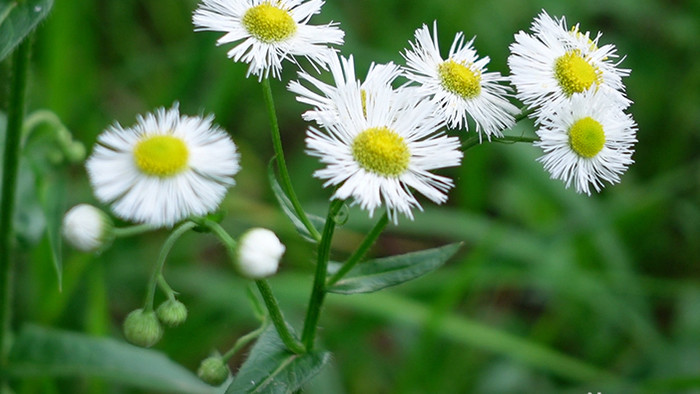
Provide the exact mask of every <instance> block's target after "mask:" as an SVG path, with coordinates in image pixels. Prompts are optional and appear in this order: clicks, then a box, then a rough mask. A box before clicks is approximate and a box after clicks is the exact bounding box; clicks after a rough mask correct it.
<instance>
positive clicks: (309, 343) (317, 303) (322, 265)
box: [301, 200, 344, 351]
mask: <svg viewBox="0 0 700 394" xmlns="http://www.w3.org/2000/svg"><path fill="white" fill-rule="evenodd" d="M343 204H344V202H343V201H341V200H333V201H332V202H331V205H330V207H329V208H328V216H327V217H326V224H325V226H324V227H323V236H322V237H321V242H320V243H319V244H318V253H317V258H318V259H317V262H316V275H315V276H314V284H313V288H312V290H311V298H310V299H309V307H308V308H307V310H306V319H305V320H304V331H303V332H302V335H301V341H302V342H303V343H304V346H306V350H307V351H311V349H313V346H314V339H315V337H316V326H317V325H318V319H319V317H320V314H321V306H322V305H323V299H324V297H325V295H326V286H325V284H326V275H327V273H328V258H329V257H330V252H331V240H332V239H333V232H334V231H335V215H336V214H338V211H339V210H340V208H341V207H342V206H343Z"/></svg>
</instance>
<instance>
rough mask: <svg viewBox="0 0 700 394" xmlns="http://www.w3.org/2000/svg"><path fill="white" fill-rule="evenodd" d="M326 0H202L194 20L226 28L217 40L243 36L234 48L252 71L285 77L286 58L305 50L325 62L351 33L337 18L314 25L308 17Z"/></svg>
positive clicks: (211, 28)
mask: <svg viewBox="0 0 700 394" xmlns="http://www.w3.org/2000/svg"><path fill="white" fill-rule="evenodd" d="M323 3H324V2H323V1H322V0H308V1H305V0H202V2H201V4H200V5H199V8H197V10H195V12H194V16H193V17H192V21H193V23H194V25H195V31H203V30H209V31H219V32H224V33H226V34H224V35H223V36H222V37H221V38H219V40H218V41H217V42H216V43H217V45H222V44H228V43H233V42H237V41H240V43H238V45H236V46H235V47H234V48H233V49H231V50H230V51H229V52H228V57H230V58H232V59H233V60H234V61H236V62H237V61H243V62H245V63H249V64H250V67H249V68H248V75H250V74H254V75H257V76H258V79H262V78H263V77H265V78H267V76H268V75H269V73H270V72H272V76H273V77H275V78H280V72H281V70H282V60H284V59H288V60H291V61H293V62H295V59H294V56H304V57H306V58H307V59H309V60H310V61H311V62H312V64H316V65H320V66H321V67H325V64H326V63H327V62H328V57H329V56H332V55H333V53H334V50H332V49H330V48H329V47H328V45H330V44H334V45H341V44H342V43H343V36H344V35H345V33H344V32H343V31H342V30H340V29H339V28H338V27H337V25H338V24H337V23H329V24H327V25H321V26H312V25H308V24H307V22H308V21H309V18H311V16H312V15H314V14H318V13H319V12H320V10H321V6H322V5H323Z"/></svg>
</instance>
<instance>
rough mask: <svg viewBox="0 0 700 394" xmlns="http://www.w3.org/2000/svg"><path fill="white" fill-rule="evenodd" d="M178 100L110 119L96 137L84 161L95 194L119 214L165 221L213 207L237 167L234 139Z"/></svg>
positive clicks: (148, 221)
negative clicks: (126, 122) (185, 110)
mask: <svg viewBox="0 0 700 394" xmlns="http://www.w3.org/2000/svg"><path fill="white" fill-rule="evenodd" d="M212 119H213V117H212V116H208V117H205V118H202V117H194V116H185V115H183V116H180V113H179V110H178V105H177V104H175V105H174V106H173V108H171V109H169V110H166V109H165V108H159V109H158V110H157V111H156V112H155V114H152V113H150V114H147V115H146V116H139V117H138V118H137V120H138V122H137V124H136V125H134V126H133V127H130V128H123V127H122V126H121V125H119V124H114V125H112V126H111V127H109V128H108V129H107V130H106V131H104V132H103V133H102V134H100V135H99V136H98V138H97V145H96V146H95V148H94V151H93V153H92V155H91V156H90V158H89V159H88V161H87V164H86V167H87V171H88V175H89V177H90V183H91V184H92V187H93V189H94V192H95V195H96V196H97V198H98V199H99V200H100V201H102V202H103V203H106V204H111V208H112V211H113V212H114V213H115V214H116V215H117V216H119V217H120V218H122V219H125V220H130V221H134V222H139V223H146V224H150V225H152V226H154V227H163V226H166V227H170V226H172V225H173V224H175V223H177V222H178V221H180V220H183V219H185V218H187V217H189V216H199V215H205V214H207V213H209V212H212V211H214V210H216V208H217V207H218V206H219V204H220V203H221V200H222V199H223V198H224V195H225V194H226V190H227V189H228V188H229V187H230V186H232V185H233V184H234V180H233V176H234V175H235V174H236V173H237V172H238V170H239V168H240V167H239V156H238V152H237V151H236V145H235V144H234V143H233V141H231V138H229V136H228V134H227V133H226V132H225V131H224V130H222V129H220V128H219V127H217V126H215V125H213V124H212Z"/></svg>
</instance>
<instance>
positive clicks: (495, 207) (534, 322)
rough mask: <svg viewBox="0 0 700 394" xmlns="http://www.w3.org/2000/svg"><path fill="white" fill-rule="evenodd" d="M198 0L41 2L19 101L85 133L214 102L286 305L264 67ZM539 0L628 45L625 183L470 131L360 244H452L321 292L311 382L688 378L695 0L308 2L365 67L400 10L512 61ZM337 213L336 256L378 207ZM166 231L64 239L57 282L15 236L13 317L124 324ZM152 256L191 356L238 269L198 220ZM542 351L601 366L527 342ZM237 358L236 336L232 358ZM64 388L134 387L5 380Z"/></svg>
mask: <svg viewBox="0 0 700 394" xmlns="http://www.w3.org/2000/svg"><path fill="white" fill-rule="evenodd" d="M195 7H196V2H195V1H193V0H189V1H178V2H167V4H165V3H163V2H161V1H155V0H141V1H136V0H120V1H118V2H109V1H89V0H72V1H70V2H66V1H59V2H56V4H55V8H54V11H53V13H52V14H51V15H50V16H49V18H48V20H47V21H46V22H45V23H44V24H43V26H42V27H41V29H40V30H39V32H38V36H37V39H36V47H35V55H34V63H33V65H34V69H33V73H32V82H31V85H30V89H31V100H30V108H48V109H51V110H53V111H55V112H56V113H57V114H58V115H59V116H60V117H61V119H62V120H63V122H64V123H65V124H66V125H67V126H68V127H69V129H70V130H72V131H73V132H74V133H75V135H76V137H77V138H78V139H79V140H81V141H83V142H85V143H86V144H87V145H88V147H91V146H92V144H93V143H94V140H95V137H96V136H97V134H99V133H100V132H101V131H102V130H103V129H104V128H105V127H106V126H107V125H108V124H110V123H112V122H114V121H115V120H116V121H119V122H121V123H122V124H124V125H131V124H133V122H134V121H135V116H136V114H140V113H145V112H148V111H150V110H152V109H153V108H155V107H158V106H170V105H171V104H172V103H173V102H174V101H179V102H180V104H181V108H182V110H183V112H186V113H213V114H214V115H215V117H216V122H217V123H218V124H220V125H221V126H223V127H224V128H226V129H227V130H229V131H230V132H231V134H232V136H233V138H234V140H235V142H236V143H237V144H238V146H239V147H240V150H241V154H242V166H243V171H241V173H239V174H238V175H237V177H236V181H237V185H236V187H234V188H233V189H232V191H231V192H230V193H229V197H228V198H227V200H226V202H225V207H226V208H227V210H228V212H229V215H228V216H227V219H226V221H225V222H224V225H225V226H226V228H227V229H229V230H230V231H231V232H232V233H234V234H237V233H240V231H242V230H244V229H245V228H247V227H249V226H252V225H257V226H266V227H269V228H272V229H274V230H275V231H277V232H278V233H279V234H280V236H281V238H282V240H283V241H284V242H285V243H286V244H287V245H288V250H287V254H286V257H285V259H284V267H283V273H282V274H281V275H280V277H279V278H277V279H276V280H275V281H273V289H275V291H276V292H279V296H280V298H281V299H280V302H281V303H282V306H283V308H284V310H285V313H286V314H287V315H288V316H289V317H290V318H291V320H292V322H293V323H294V324H295V325H296V326H297V327H299V326H300V322H301V319H302V318H303V308H304V307H305V302H306V297H307V294H308V291H309V288H310V282H311V274H310V271H311V264H312V257H313V253H312V251H310V250H308V248H307V245H306V244H305V243H303V241H301V240H300V239H299V238H298V237H297V236H296V235H295V234H294V230H293V228H292V226H291V225H290V224H289V223H287V222H286V221H285V219H284V218H283V217H281V215H280V214H279V212H278V210H277V209H276V207H275V206H274V199H273V197H272V195H271V193H270V190H269V187H268V185H267V184H266V175H265V170H266V166H267V162H268V160H269V159H270V157H271V155H272V149H271V144H270V141H269V136H268V135H269V133H268V126H267V121H266V118H265V114H264V109H263V106H262V101H261V100H262V96H261V91H260V87H259V86H258V83H257V81H256V80H255V79H246V78H245V70H246V66H245V65H242V64H235V63H232V62H231V61H229V60H228V59H227V58H226V56H225V53H226V51H227V49H228V47H225V48H219V47H215V45H214V42H215V40H216V38H217V37H218V35H217V34H215V33H194V32H193V31H192V25H191V13H192V11H193V10H194V8H195ZM542 8H544V9H546V10H547V11H548V12H549V13H550V14H552V15H557V16H559V15H566V16H567V20H568V21H569V23H570V24H574V23H577V22H580V23H581V26H582V28H583V29H584V30H592V31H594V32H595V31H598V30H600V31H602V32H603V38H602V43H614V44H615V45H616V46H617V48H618V51H619V53H620V54H622V55H626V56H627V57H626V59H625V60H624V62H623V63H622V66H623V67H625V68H630V69H632V74H631V76H630V77H629V78H627V79H626V81H625V82H626V84H627V91H628V95H629V97H630V98H631V99H632V100H634V101H635V104H634V105H633V106H632V107H631V112H632V114H633V115H634V117H635V119H636V121H637V122H638V124H639V133H638V139H639V143H638V144H637V148H636V153H635V156H634V159H635V161H636V163H635V164H634V165H633V166H632V167H631V168H630V170H629V171H628V172H627V173H626V174H625V175H624V176H623V179H622V183H621V184H619V185H615V186H612V187H607V188H606V189H605V190H604V191H603V192H602V193H600V194H599V195H595V196H593V197H590V198H589V197H586V196H580V195H577V194H575V193H574V192H573V191H572V190H566V189H564V187H563V184H562V183H560V182H558V181H552V180H549V179H548V176H547V174H546V173H545V171H544V170H543V169H542V167H541V165H539V164H538V163H536V162H535V161H534V159H535V158H536V157H537V156H538V155H539V154H540V152H539V151H538V150H537V149H535V148H533V147H530V146H527V145H496V144H484V145H481V146H477V147H475V148H473V149H471V150H469V151H468V152H467V154H466V156H465V158H464V161H463V164H462V166H461V167H460V168H458V169H452V170H449V171H445V172H444V173H445V174H448V175H450V176H452V177H454V178H455V179H456V183H457V187H456V188H455V189H454V190H453V191H452V192H451V195H450V201H449V203H448V204H447V205H446V206H443V207H432V206H430V204H428V203H426V204H425V205H426V211H425V212H424V213H418V214H417V215H416V220H415V221H414V222H410V221H408V220H402V221H401V223H400V225H399V226H397V227H392V226H390V227H389V230H388V232H387V233H386V234H385V236H383V237H382V239H381V242H380V243H379V244H378V245H377V246H376V247H375V248H374V250H373V252H372V253H373V254H374V255H377V256H379V255H389V254H395V253H400V252H405V251H408V250H416V249H421V248H425V247H429V246H434V245H439V244H444V243H447V242H451V241H465V247H464V249H463V251H462V253H461V254H460V255H459V256H458V257H457V258H455V259H453V261H451V262H450V263H448V265H447V266H446V267H443V268H442V269H440V270H439V271H437V272H435V273H433V274H431V275H429V276H427V277H425V278H422V279H420V280H418V281H416V282H415V283H410V284H406V285H403V286H400V287H398V288H396V289H392V290H389V291H387V292H385V293H380V294H377V295H366V296H363V295H357V296H350V297H341V296H336V295H334V296H331V297H329V300H328V301H329V302H328V306H327V307H326V308H325V310H324V314H323V316H322V319H321V324H322V326H321V328H322V329H321V331H320V337H321V338H322V341H323V342H324V345H325V346H326V347H327V348H329V349H330V350H332V351H333V353H334V361H333V366H332V368H329V369H327V371H325V372H324V373H323V374H322V376H321V377H320V378H319V379H318V380H317V381H316V382H314V383H313V384H311V385H310V386H309V388H308V390H307V391H308V392H310V393H342V392H347V393H386V392H396V393H425V392H440V393H443V392H444V393H469V392H474V393H530V392H571V393H581V392H589V391H592V392H597V391H601V392H625V393H633V392H648V393H676V392H678V393H693V392H700V372H699V371H700V280H699V279H700V265H699V264H698V263H700V257H698V256H700V242H698V240H700V162H699V161H698V158H697V156H698V154H697V153H698V147H699V146H700V144H699V142H700V141H699V140H700V135H699V134H698V125H700V111H698V107H699V106H700V44H699V43H698V41H697V37H698V35H699V34H700V2H699V1H697V0H694V1H681V0H676V1H673V2H662V1H649V0H643V1H631V0H616V1H606V2H603V1H599V0H596V1H588V2H578V3H570V2H557V1H553V0H549V1H539V2H534V1H515V0H496V1H489V2H464V1H457V0H444V1H433V2H424V1H416V0H402V1H400V0H385V1H381V2H380V1H369V0H355V1H348V0H343V1H329V2H328V4H326V5H325V6H324V9H323V14H322V15H319V16H316V17H314V19H313V20H314V21H316V22H318V23H325V22H328V21H330V20H335V21H339V22H340V23H341V27H342V28H343V29H344V30H345V31H346V45H345V46H344V47H343V49H342V52H343V54H345V55H348V54H353V55H354V56H355V61H356V65H357V66H358V73H359V74H360V75H361V74H363V73H364V70H366V69H367V67H368V66H369V63H370V62H372V61H377V62H386V61H394V62H397V63H402V58H401V56H400V55H399V52H400V51H402V50H403V48H405V46H406V45H407V42H408V40H410V39H411V38H412V35H413V31H414V30H415V29H416V28H418V27H419V26H420V25H421V24H423V23H426V24H430V23H432V21H433V20H437V21H438V26H439V33H440V40H441V44H442V47H443V50H447V48H448V46H449V44H450V42H451V39H452V37H453V35H454V33H455V32H457V31H464V32H465V34H466V36H467V37H471V36H473V35H476V36H477V38H476V41H475V46H476V48H477V50H478V51H479V53H480V54H481V55H488V56H490V58H491V63H490V69H491V70H500V71H501V72H503V73H506V72H507V69H506V67H505V62H506V58H507V56H508V45H509V44H510V43H511V42H512V38H513V34H514V33H515V32H516V31H518V30H522V29H527V28H528V27H529V25H530V23H531V20H532V18H533V17H534V16H535V15H536V14H537V13H538V12H539V11H540V9H542ZM294 76H295V75H294V72H293V71H292V67H288V68H287V69H286V70H285V72H284V73H283V82H282V83H280V82H274V83H273V91H274V93H275V95H276V100H277V102H276V104H277V109H278V112H279V117H280V124H281V127H282V138H283V141H284V142H285V147H286V149H287V155H288V161H289V163H290V165H291V168H290V172H291V174H292V179H293V181H294V183H295V186H296V188H297V189H298V194H299V196H300V198H301V199H302V201H303V203H304V205H305V206H306V207H307V208H308V209H310V210H311V211H314V212H316V213H319V214H322V213H323V212H324V211H325V206H326V204H327V203H326V200H327V198H328V196H329V194H330V192H329V191H328V190H324V189H322V186H321V182H320V181H318V180H316V179H313V178H312V177H311V173H312V172H313V170H314V169H316V168H318V163H317V161H316V160H315V159H312V158H309V157H307V156H306V155H304V153H303V149H304V145H303V133H304V130H305V127H306V125H305V124H304V122H303V121H302V120H301V118H300V113H301V112H302V111H303V110H304V109H305V107H304V106H302V105H300V104H298V103H296V101H295V100H294V97H293V96H292V95H291V94H290V93H289V92H287V91H286V90H285V88H284V86H285V85H286V83H287V82H288V81H289V80H290V79H291V78H294ZM70 183H71V187H70V189H69V190H70V193H69V195H68V202H69V203H70V204H73V203H78V202H92V203H94V202H95V201H94V198H93V197H92V196H91V192H90V190H89V187H88V185H87V181H86V179H85V171H84V169H83V168H82V167H79V166H76V167H73V168H71V169H70ZM350 213H351V218H350V221H349V222H348V223H347V224H346V225H345V226H344V228H343V229H342V231H340V232H339V233H338V236H337V239H336V241H335V242H334V247H335V252H334V253H335V255H336V256H337V257H338V258H341V257H342V256H344V255H346V254H348V253H350V252H351V250H352V247H353V246H354V245H357V243H359V241H360V240H361V238H362V234H363V232H364V231H366V230H368V229H369V228H370V227H371V225H372V223H371V221H370V220H368V219H367V217H366V213H364V212H362V211H359V210H356V209H351V210H350ZM163 239H164V234H162V233H156V234H152V235H148V236H146V237H140V238H134V239H129V240H119V241H118V242H117V244H116V245H115V247H113V248H112V249H110V250H108V251H106V252H105V253H103V254H102V255H100V256H97V257H93V256H89V255H84V254H79V253H75V252H73V251H70V250H67V251H65V261H64V267H65V273H64V289H63V292H62V293H58V292H57V287H56V283H55V274H54V273H53V271H52V269H53V268H52V266H51V264H50V260H49V253H50V252H49V248H48V245H47V243H46V240H43V241H42V242H41V243H39V244H38V245H36V247H31V248H30V247H28V248H27V250H26V251H25V252H24V253H23V255H22V256H23V258H22V264H20V272H19V275H18V278H17V281H18V283H19V285H18V286H17V289H18V291H19V301H18V302H19V307H18V308H17V314H18V315H19V316H18V320H24V321H32V322H38V323H40V324H44V325H53V326H58V327H64V328H68V329H72V330H77V331H84V332H87V333H91V334H95V335H108V336H113V337H117V338H121V337H122V336H121V332H120V323H121V321H122V319H123V317H124V316H125V315H126V314H127V313H128V312H129V311H130V310H132V309H134V308H136V307H138V306H139V304H140V303H141V300H142V297H143V292H144V290H145V284H146V281H147V277H148V274H149V272H150V269H151V265H152V263H153V261H154V260H155V256H156V255H157V253H158V248H159V246H160V244H161V243H162V241H163ZM166 275H169V276H170V275H171V276H172V282H173V285H174V287H175V288H176V289H177V290H178V291H180V292H181V293H182V294H181V297H182V300H183V301H184V302H185V303H186V304H187V305H188V307H189V309H190V318H189V320H188V321H187V323H186V324H185V325H183V326H182V327H179V328H177V329H173V330H169V331H168V332H167V333H166V336H165V338H164V340H163V341H162V342H161V343H160V344H158V345H157V348H159V349H161V350H163V351H165V352H166V353H167V354H169V355H170V356H171V357H172V358H174V359H175V360H176V361H178V362H180V363H182V364H183V365H184V366H186V367H187V368H189V369H190V370H194V369H195V368H196V366H197V364H198V363H199V361H200V360H201V359H202V358H204V357H206V356H207V355H208V353H209V352H210V351H211V350H212V349H214V348H217V349H219V350H225V349H226V348H227V346H230V345H231V344H232V343H233V342H234V341H235V339H236V337H237V336H239V335H242V334H244V333H246V332H247V331H249V330H251V329H253V328H254V325H255V321H254V319H253V316H252V312H251V311H250V308H249V306H248V305H247V301H246V299H245V297H244V288H245V283H244V282H242V281H240V280H237V279H235V277H234V275H233V273H232V271H231V270H230V268H229V266H228V264H227V262H226V258H225V253H224V251H223V249H222V248H221V247H220V246H219V245H217V244H216V242H215V241H214V239H213V238H212V237H208V236H203V235H200V234H190V235H187V236H186V237H185V238H184V239H183V241H182V242H180V243H178V245H176V247H175V250H174V252H173V255H172V258H171V259H170V260H169V261H168V268H167V270H166ZM470 324H475V325H476V327H483V328H485V331H483V332H486V333H488V334H484V335H494V336H493V337H490V338H492V342H488V340H485V341H484V338H487V337H482V338H480V337H476V338H473V337H470V333H472V334H473V333H474V331H470V329H469V327H473V326H470ZM477 332H481V331H478V330H477ZM503 338H517V339H518V340H519V341H522V342H517V341H516V342H515V343H513V342H508V340H501V339H503ZM499 344H500V346H499ZM523 344H524V345H523ZM521 345H522V346H521ZM538 349H539V350H538ZM538 351H545V352H556V353H557V354H563V355H566V357H569V358H571V359H575V360H578V361H577V362H580V363H581V365H585V367H584V368H583V369H584V370H585V369H586V368H589V367H590V368H594V369H596V370H600V371H603V375H601V376H600V377H595V376H594V375H596V374H594V373H590V374H586V373H580V370H577V368H578V367H577V366H576V365H578V364H567V363H559V364H552V363H551V360H550V361H546V362H545V363H544V364H543V363H541V362H536V361H533V360H534V359H536V358H537V357H538V356H537V355H538V353H537V352H538ZM241 362H242V357H237V358H236V359H234V360H233V361H232V366H233V367H234V368H235V367H237V366H238V365H240V363H241ZM548 362H549V363H550V364H549V365H548V364H547V363H548ZM589 372H590V371H589ZM606 377H608V378H610V377H614V379H607V380H605V378H606ZM75 390H78V391H83V392H101V391H108V392H124V391H125V390H126V391H130V390H127V389H124V388H114V387H112V386H111V385H110V384H109V383H105V382H95V381H91V382H87V383H85V382H78V383H76V382H75V381H72V380H59V381H58V382H57V383H53V382H52V381H49V380H46V381H42V382H23V383H20V384H19V386H18V390H17V392H19V393H29V392H52V391H53V392H74V391H75Z"/></svg>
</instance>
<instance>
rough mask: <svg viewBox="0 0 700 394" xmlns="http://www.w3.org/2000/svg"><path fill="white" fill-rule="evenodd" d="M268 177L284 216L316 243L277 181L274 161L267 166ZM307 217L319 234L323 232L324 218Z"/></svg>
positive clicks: (303, 234) (299, 231)
mask: <svg viewBox="0 0 700 394" xmlns="http://www.w3.org/2000/svg"><path fill="white" fill-rule="evenodd" d="M267 176H268V178H269V181H270V187H271V188H272V192H273V193H274V195H275V198H276V199H277V202H278V203H279V205H280V207H281V208H282V211H283V212H284V214H285V215H287V217H288V218H289V220H291V221H292V224H294V227H295V228H296V229H297V232H298V233H299V234H300V235H301V236H302V237H304V239H306V240H307V241H309V242H312V243H316V240H315V239H314V237H312V236H311V234H310V233H309V230H308V229H307V228H306V226H304V223H302V221H301V219H300V218H299V216H297V213H296V212H295V211H294V206H293V205H292V202H291V201H290V200H289V197H287V194H285V192H284V190H282V186H280V184H279V182H278V181H277V177H276V176H275V169H274V160H273V161H270V164H269V165H268V166H267ZM306 216H307V217H308V218H309V221H311V224H312V225H313V226H314V227H315V228H316V229H317V230H318V231H319V233H320V232H321V231H323V225H324V224H325V220H324V219H323V218H321V217H318V216H316V215H311V214H308V213H307V214H306Z"/></svg>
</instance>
